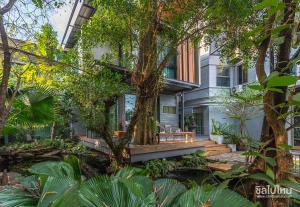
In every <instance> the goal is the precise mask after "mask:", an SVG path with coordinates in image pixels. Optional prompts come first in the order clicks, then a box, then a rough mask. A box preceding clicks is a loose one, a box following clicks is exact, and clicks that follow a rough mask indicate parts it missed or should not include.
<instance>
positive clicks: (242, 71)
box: [237, 65, 248, 85]
mask: <svg viewBox="0 0 300 207" xmlns="http://www.w3.org/2000/svg"><path fill="white" fill-rule="evenodd" d="M237 82H238V85H241V84H244V83H247V82H248V70H247V69H246V68H244V67H243V65H239V66H237Z"/></svg>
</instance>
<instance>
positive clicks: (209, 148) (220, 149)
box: [204, 140, 231, 156]
mask: <svg viewBox="0 0 300 207" xmlns="http://www.w3.org/2000/svg"><path fill="white" fill-rule="evenodd" d="M209 141H210V143H209V144H207V145H205V146H204V151H205V153H206V155H207V156H212V155H220V154H224V153H229V152H231V149H230V148H229V147H227V145H225V144H217V143H216V142H214V141H211V140H209Z"/></svg>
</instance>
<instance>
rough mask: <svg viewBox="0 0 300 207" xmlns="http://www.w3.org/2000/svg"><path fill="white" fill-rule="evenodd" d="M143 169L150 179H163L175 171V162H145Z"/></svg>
mask: <svg viewBox="0 0 300 207" xmlns="http://www.w3.org/2000/svg"><path fill="white" fill-rule="evenodd" d="M145 169H146V171H147V172H148V173H149V175H150V176H152V177H163V176H165V175H167V173H168V172H170V171H172V170H175V162H174V161H169V160H166V159H162V160H150V161H147V162H145Z"/></svg>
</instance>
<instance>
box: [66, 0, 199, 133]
mask: <svg viewBox="0 0 300 207" xmlns="http://www.w3.org/2000/svg"><path fill="white" fill-rule="evenodd" d="M94 12H95V9H94V8H93V7H91V6H90V5H89V4H88V3H87V2H86V1H76V2H75V4H74V7H73V9H72V12H71V15H70V18H69V21H68V25H67V27H66V30H65V33H64V36H63V40H62V45H63V47H64V49H66V50H68V49H70V48H72V47H74V46H75V45H76V38H75V36H76V34H78V32H79V31H80V27H81V25H82V24H83V23H84V22H86V21H88V19H89V18H90V17H91V16H92V15H93V14H94ZM177 49H178V53H177V54H176V55H174V56H172V57H171V58H170V59H169V61H168V63H167V65H166V67H165V69H164V74H163V76H164V87H163V90H162V91H161V94H160V96H159V98H158V100H157V107H156V111H157V120H158V122H159V123H160V125H161V126H162V128H168V129H171V130H172V128H174V130H181V131H182V130H184V114H185V113H184V101H183V100H184V95H183V94H184V92H185V91H190V90H192V89H195V88H198V87H199V85H200V62H199V61H200V53H199V49H197V48H195V47H194V46H193V44H192V43H191V42H190V41H188V40H186V41H185V42H184V43H183V44H181V45H180V46H179V47H178V48H177ZM109 51H110V49H109V46H106V47H97V48H93V49H92V52H93V55H94V59H95V60H100V58H101V57H102V56H103V55H104V54H106V53H108V52H109ZM112 67H113V68H114V69H120V71H121V70H123V69H125V68H122V66H119V65H118V63H114V64H113V66H112ZM125 70H126V69H125ZM134 106H135V95H134V91H132V92H130V93H128V94H126V95H124V96H123V97H121V98H119V100H118V102H117V104H116V107H115V108H114V110H112V116H113V123H114V124H113V128H114V130H121V131H122V130H125V129H126V127H127V126H128V124H129V122H130V119H131V116H132V112H133V109H134ZM81 131H82V133H83V132H84V130H81Z"/></svg>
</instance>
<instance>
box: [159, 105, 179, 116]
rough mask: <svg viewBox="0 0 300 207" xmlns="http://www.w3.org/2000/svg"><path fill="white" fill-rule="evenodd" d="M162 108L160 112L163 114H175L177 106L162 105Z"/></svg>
mask: <svg viewBox="0 0 300 207" xmlns="http://www.w3.org/2000/svg"><path fill="white" fill-rule="evenodd" d="M162 109H163V110H162V113H164V114H177V107H176V106H167V105H164V106H163V108H162ZM170 109H172V110H170ZM173 110H174V111H173Z"/></svg>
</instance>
